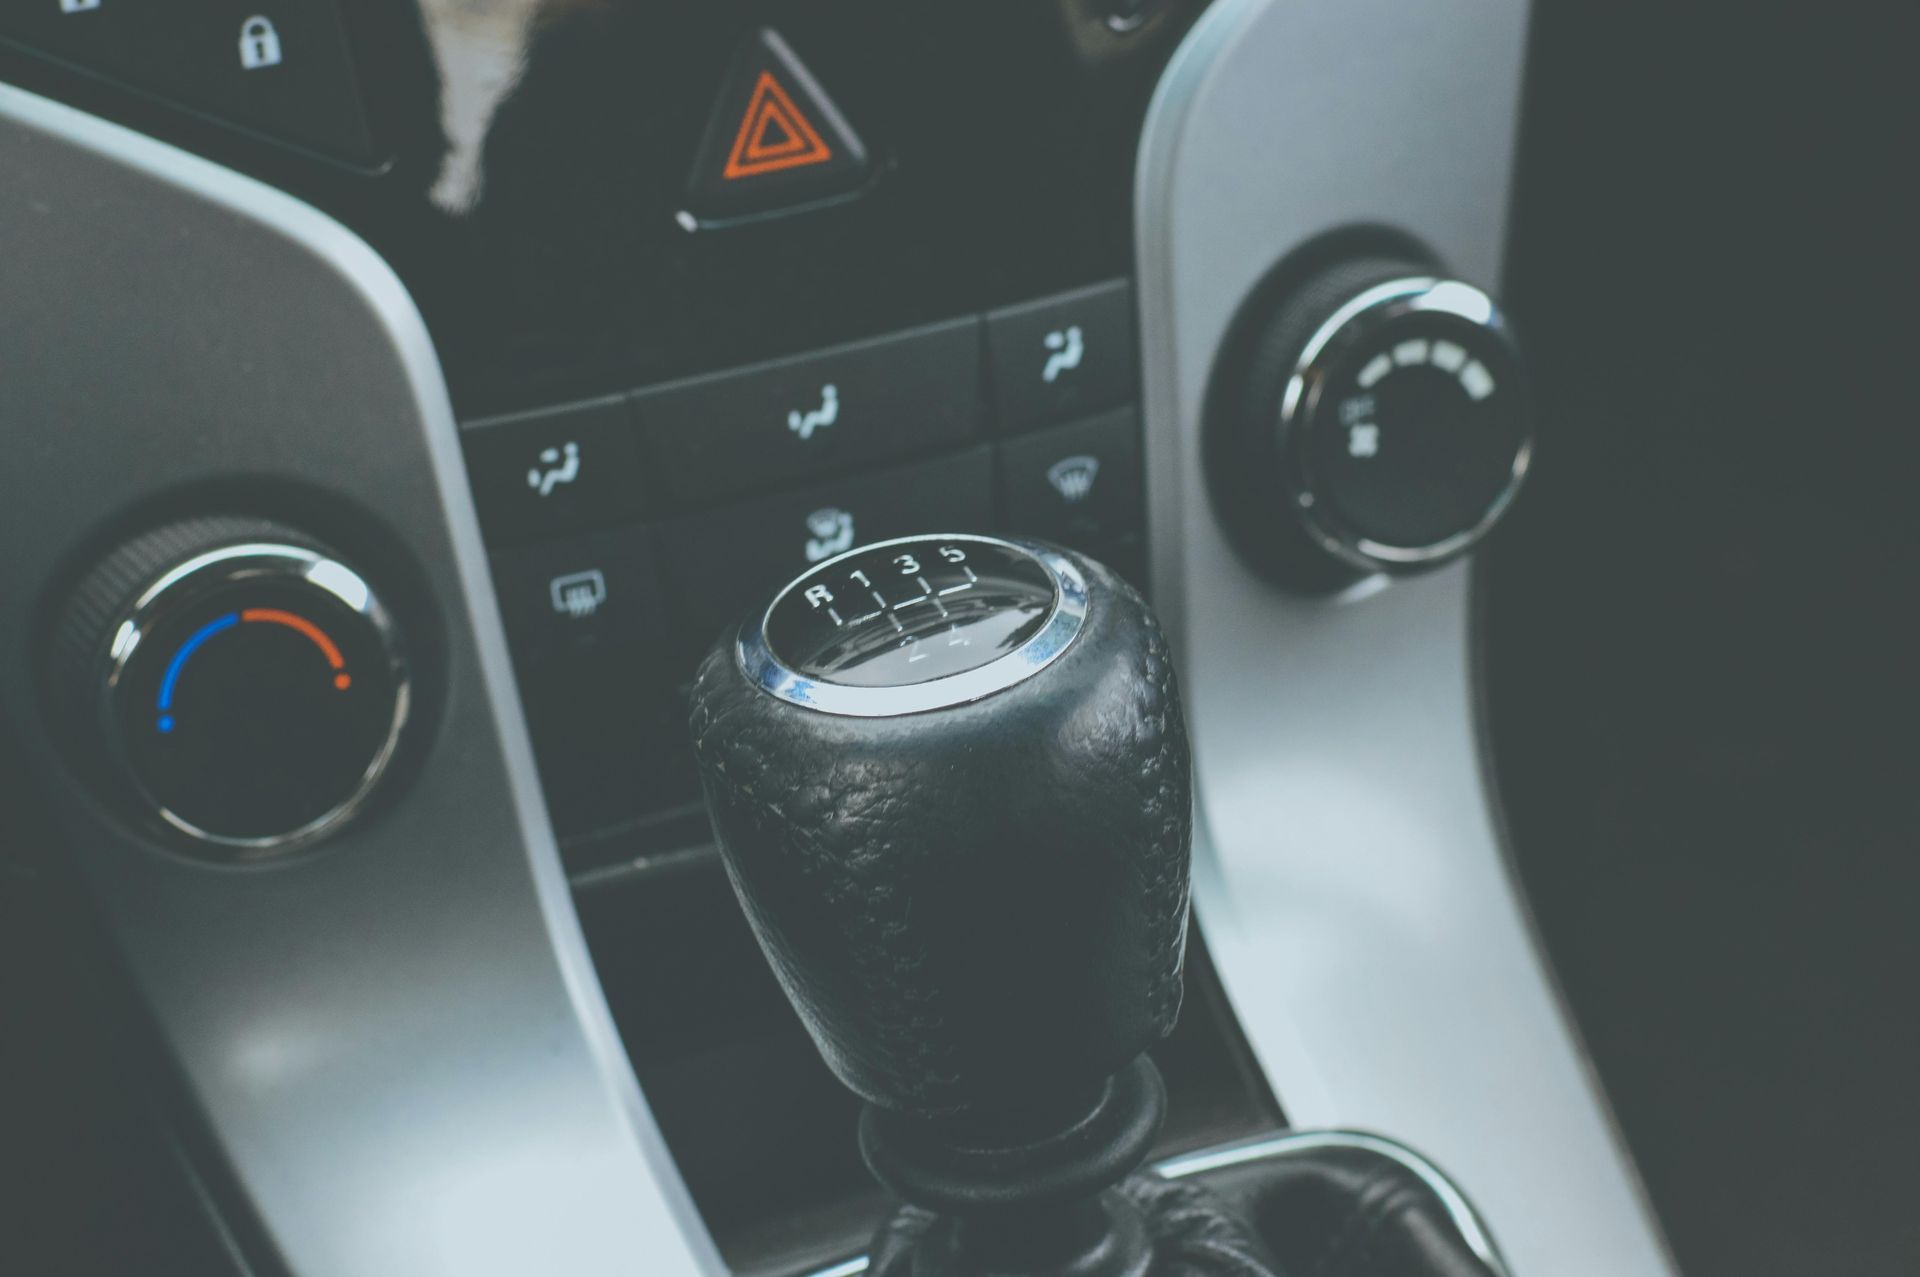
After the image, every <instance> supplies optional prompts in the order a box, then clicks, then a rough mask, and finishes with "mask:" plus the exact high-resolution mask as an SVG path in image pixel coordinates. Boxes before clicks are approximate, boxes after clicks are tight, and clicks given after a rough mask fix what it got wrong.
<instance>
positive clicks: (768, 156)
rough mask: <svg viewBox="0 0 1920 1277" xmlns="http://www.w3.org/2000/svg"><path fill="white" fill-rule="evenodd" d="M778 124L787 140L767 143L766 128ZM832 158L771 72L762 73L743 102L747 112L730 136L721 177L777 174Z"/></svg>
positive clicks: (735, 178) (822, 139) (809, 121)
mask: <svg viewBox="0 0 1920 1277" xmlns="http://www.w3.org/2000/svg"><path fill="white" fill-rule="evenodd" d="M770 124H778V125H779V126H780V129H781V131H782V132H784V133H785V134H786V135H787V137H786V141H784V142H775V143H772V144H769V143H768V142H767V140H766V139H767V126H768V125H770ZM832 158H833V148H832V147H830V146H828V145H827V143H826V139H824V138H822V137H821V136H820V133H819V130H817V129H815V128H814V127H813V121H811V120H809V119H808V118H807V117H806V115H805V114H804V113H803V112H802V111H801V110H800V108H799V107H798V106H795V105H794V101H793V99H792V98H791V97H790V96H788V94H787V91H786V90H785V89H783V88H781V87H780V81H778V80H776V79H775V78H774V76H773V72H771V71H762V72H761V73H760V78H759V79H758V80H756V81H754V85H753V95H752V96H751V97H750V98H748V99H747V111H746V114H745V115H744V116H742V117H741V119H740V131H739V132H738V133H736V134H734V138H733V149H732V151H731V152H729V153H728V155H727V167H726V168H725V169H724V170H722V172H721V176H722V177H724V178H726V179H727V180H728V181H730V182H731V181H738V180H739V179H740V178H743V177H758V176H759V175H760V174H762V173H777V172H779V171H780V170H781V169H790V168H801V167H803V166H805V165H808V164H824V163H826V162H827V161H828V160H830V159H832Z"/></svg>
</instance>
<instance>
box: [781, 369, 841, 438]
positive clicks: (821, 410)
mask: <svg viewBox="0 0 1920 1277" xmlns="http://www.w3.org/2000/svg"><path fill="white" fill-rule="evenodd" d="M839 419H840V387H838V386H836V385H834V384H833V383H832V382H828V383H827V384H826V385H824V386H822V387H820V406H819V407H818V408H814V409H811V410H809V411H807V412H801V411H800V410H799V409H798V408H795V409H794V410H793V411H792V412H789V413H788V414H787V429H789V430H791V431H793V433H795V434H797V435H799V436H800V441H801V442H802V443H805V442H806V441H807V440H809V439H811V438H813V432H814V431H816V430H825V429H826V428H827V427H828V426H831V425H832V424H833V423H834V422H836V421H838V420H839Z"/></svg>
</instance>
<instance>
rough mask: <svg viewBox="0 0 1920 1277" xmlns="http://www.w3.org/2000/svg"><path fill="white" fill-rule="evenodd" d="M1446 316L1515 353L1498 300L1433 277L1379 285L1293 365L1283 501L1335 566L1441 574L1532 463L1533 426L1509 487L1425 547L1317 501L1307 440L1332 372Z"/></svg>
mask: <svg viewBox="0 0 1920 1277" xmlns="http://www.w3.org/2000/svg"><path fill="white" fill-rule="evenodd" d="M1421 314H1426V315H1445V316H1449V317H1451V318H1454V319H1459V320H1464V321H1465V322H1467V323H1469V324H1472V325H1474V326H1475V327H1477V328H1481V329H1484V330H1485V331H1486V332H1488V333H1490V334H1492V335H1494V336H1495V338H1496V339H1497V340H1498V341H1499V342H1501V343H1502V344H1503V345H1505V346H1508V347H1512V345H1513V335H1512V331H1511V329H1510V327H1509V325H1508V324H1507V320H1506V317H1505V316H1504V315H1503V314H1502V313H1501V311H1500V308H1499V306H1498V305H1496V304H1495V303H1494V300H1493V298H1491V297H1490V296H1488V295H1487V294H1486V293H1485V292H1483V291H1481V290H1480V289H1478V288H1475V287H1474V286H1473V285H1471V284H1467V283H1463V282H1462V281H1460V280H1456V279H1446V278H1442V277H1439V276H1434V275H1412V276H1406V277H1403V278H1399V279H1393V280H1388V281H1387V282H1385V283H1381V284H1375V285H1373V286H1372V287H1370V288H1367V289H1366V290H1364V291H1362V292H1360V293H1359V294H1357V295H1355V296H1354V297H1353V298H1351V299H1350V300H1348V301H1347V302H1346V303H1345V304H1343V305H1342V306H1341V307H1340V308H1339V309H1338V310H1336V311H1334V313H1333V314H1332V315H1331V316H1329V317H1328V318H1327V319H1326V321H1325V322H1323V323H1322V324H1321V325H1320V326H1319V327H1318V328H1316V329H1315V330H1314V332H1313V335H1312V336H1311V337H1309V338H1308V339H1307V342H1306V344H1305V345H1304V346H1302V347H1301V350H1300V354H1299V356H1298V357H1297V358H1296V359H1295V361H1294V365H1293V369H1292V372H1291V374H1290V375H1289V376H1288V378H1287V382H1286V388H1285V390H1284V392H1283V393H1282V395H1281V398H1280V403H1279V406H1278V408H1277V410H1276V412H1275V417H1274V430H1275V441H1276V445H1277V448H1276V451H1277V455H1278V457H1279V460H1280V478H1281V484H1282V487H1283V490H1284V493H1285V501H1286V504H1287V506H1288V509H1289V511H1290V513H1291V514H1292V516H1293V518H1294V520H1295V521H1296V522H1297V523H1298V524H1299V525H1300V527H1301V528H1302V529H1303V530H1304V531H1305V532H1306V534H1307V536H1308V537H1309V538H1311V539H1312V540H1313V542H1314V543H1315V544H1316V545H1318V546H1320V548H1322V549H1323V550H1325V551H1326V552H1327V553H1328V554H1331V555H1332V556H1334V557H1335V558H1336V559H1339V560H1340V561H1341V562H1343V563H1345V564H1347V565H1348V566H1350V567H1353V568H1356V569H1358V570H1359V571H1361V572H1365V573H1368V574H1373V573H1378V572H1408V571H1415V570H1419V569H1422V568H1430V567H1436V566H1438V565H1439V564H1441V563H1444V562H1446V561H1447V560H1449V559H1454V558H1458V557H1460V556H1461V555H1464V554H1466V553H1467V552H1469V551H1470V550H1472V549H1473V548H1474V547H1475V546H1476V545H1478V544H1479V543H1480V541H1481V540H1482V539H1484V538H1485V537H1486V535H1487V534H1488V533H1489V532H1491V531H1492V530H1493V528H1494V525H1495V524H1497V523H1499V521H1500V519H1501V516H1502V515H1504V514H1505V513H1506V511H1507V508H1508V507H1509V506H1510V505H1512V503H1513V499H1514V497H1515V496H1516V495H1517V494H1518V493H1519V491H1520V488H1521V485H1522V484H1523V483H1524V482H1525V481H1526V477H1527V473H1528V470H1529V469H1530V468H1531V466H1532V462H1533V444H1534V433H1533V422H1532V416H1531V413H1530V412H1529V413H1528V415H1527V423H1526V435H1525V437H1524V438H1523V439H1522V441H1521V443H1520V446H1519V448H1518V449H1516V450H1515V453H1514V458H1513V465H1512V467H1511V469H1510V471H1509V473H1508V476H1507V481H1506V484H1505V486H1504V487H1503V488H1502V489H1501V490H1500V492H1499V494H1498V495H1497V496H1496V497H1495V498H1494V499H1493V500H1492V501H1491V502H1490V503H1488V505H1487V508H1486V510H1485V511H1484V512H1483V513H1482V514H1481V516H1480V518H1479V519H1478V520H1477V521H1475V523H1474V524H1473V525H1472V526H1471V527H1468V528H1464V529H1462V530H1461V531H1459V532H1457V533H1454V534H1453V535H1451V536H1448V537H1446V538H1444V539H1442V540H1440V541H1436V542H1432V543H1429V544H1426V545H1415V546H1408V545H1394V544H1390V543H1388V542H1383V541H1379V540H1377V539H1375V538H1372V537H1369V536H1367V535H1366V534H1365V533H1363V532H1361V531H1360V530H1358V529H1357V528H1354V527H1353V526H1351V525H1350V524H1348V523H1347V522H1346V521H1345V520H1343V519H1342V518H1341V517H1340V516H1339V514H1338V513H1337V512H1336V511H1334V510H1333V509H1331V508H1330V507H1329V505H1328V503H1327V502H1324V501H1321V500H1319V499H1318V497H1317V495H1316V493H1317V484H1316V477H1315V475H1314V473H1313V470H1312V465H1311V463H1310V461H1309V453H1310V449H1309V448H1308V447H1307V445H1306V440H1307V436H1308V435H1309V434H1310V433H1311V427H1312V424H1313V421H1314V417H1315V414H1316V413H1317V412H1318V410H1319V407H1320V400H1321V397H1322V395H1323V394H1324V393H1325V391H1326V388H1327V382H1328V378H1329V376H1330V375H1331V371H1332V369H1333V368H1334V367H1335V366H1336V365H1337V364H1338V363H1339V362H1340V360H1341V358H1342V357H1343V356H1344V355H1345V354H1346V353H1347V352H1348V351H1349V350H1351V349H1352V348H1353V347H1354V346H1355V345H1357V344H1359V343H1361V342H1363V341H1366V340H1367V339H1369V338H1370V337H1371V336H1373V334H1375V333H1377V332H1378V331H1379V330H1380V329H1381V328H1383V327H1385V326H1386V325H1387V324H1389V323H1392V322H1394V321H1396V320H1398V319H1401V318H1404V317H1406V316H1408V315H1421Z"/></svg>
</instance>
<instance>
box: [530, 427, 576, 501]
mask: <svg viewBox="0 0 1920 1277" xmlns="http://www.w3.org/2000/svg"><path fill="white" fill-rule="evenodd" d="M579 477H580V445H579V444H577V443H575V442H573V441H572V440H568V441H567V442H566V443H563V444H561V445H560V446H559V447H558V448H542V449H541V450H540V464H539V465H537V466H535V467H534V468H533V469H531V470H529V471H527V486H528V487H529V488H532V489H533V490H534V491H535V492H538V493H539V494H540V495H541V496H543V497H550V496H552V495H553V490H554V489H555V488H557V487H559V486H560V485H562V484H565V483H572V482H573V481H574V480H575V479H578V478H579Z"/></svg>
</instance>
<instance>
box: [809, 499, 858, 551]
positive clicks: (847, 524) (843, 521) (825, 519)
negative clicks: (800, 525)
mask: <svg viewBox="0 0 1920 1277" xmlns="http://www.w3.org/2000/svg"><path fill="white" fill-rule="evenodd" d="M807 532H808V533H809V534H810V535H809V536H808V537H807V562H809V563H818V562H820V561H821V560H822V559H831V558H832V557H833V556H834V555H836V554H840V553H842V552H843V551H846V550H851V549H852V548H853V516H852V515H851V514H848V513H847V512H846V511H845V510H842V509H839V508H838V507H836V506H823V507H821V508H820V509H818V510H815V511H814V512H813V513H812V514H810V515H808V516H807Z"/></svg>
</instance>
